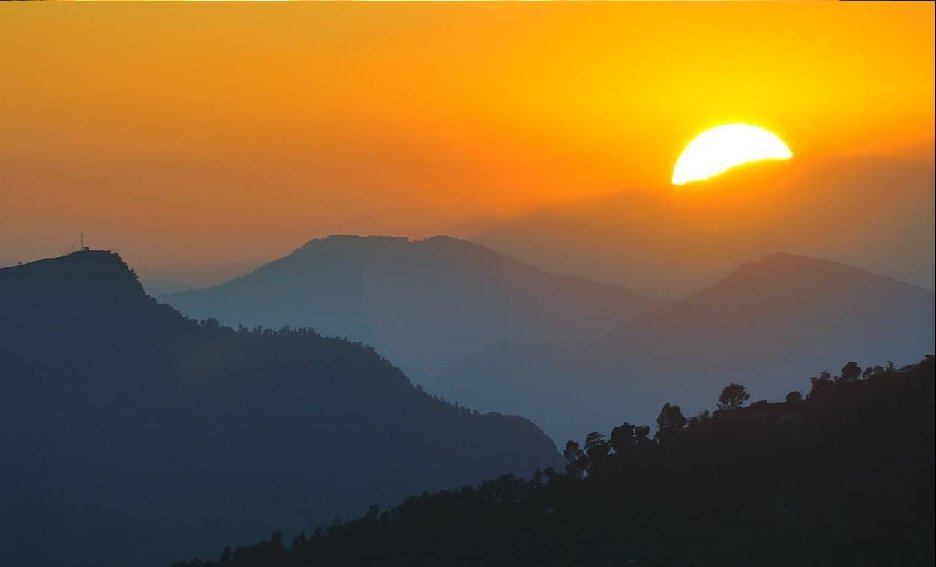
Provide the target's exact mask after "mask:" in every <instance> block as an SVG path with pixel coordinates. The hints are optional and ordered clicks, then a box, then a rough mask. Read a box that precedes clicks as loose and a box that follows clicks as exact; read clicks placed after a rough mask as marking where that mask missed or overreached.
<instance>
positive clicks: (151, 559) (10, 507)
mask: <svg viewBox="0 0 936 567" xmlns="http://www.w3.org/2000/svg"><path fill="white" fill-rule="evenodd" d="M0 313H3V317H0V452H2V454H3V455H4V466H3V467H2V468H0V486H2V489H0V500H3V502H4V506H3V508H4V510H3V514H4V519H5V521H4V522H3V526H4V527H3V530H2V533H0V564H3V565H18V566H22V567H28V566H46V565H61V566H74V567H84V566H89V567H90V566H94V567H105V566H115V567H116V566H124V565H128V564H132V565H135V566H141V567H146V566H150V565H165V564H166V563H168V561H169V560H170V558H173V557H178V556H180V555H182V556H185V555H192V554H196V553H202V552H204V551H206V550H209V549H213V548H215V547H217V546H219V545H222V544H223V543H225V542H227V541H230V538H252V537H258V536H260V535H261V534H265V533H268V532H269V530H271V529H272V528H274V527H285V528H286V529H299V528H300V527H305V526H308V525H309V524H310V523H322V522H330V521H332V520H333V519H334V518H336V517H348V516H349V515H353V514H357V513H360V512H362V511H363V510H366V509H367V507H368V506H369V505H372V504H382V505H385V504H388V503H391V502H394V501H396V500H397V499H399V498H401V497H402V496H403V495H405V494H408V493H412V492H414V491H421V490H426V489H437V488H442V487H445V486H454V485H458V484H463V483H465V482H476V481H478V480H481V479H483V478H486V477H489V476H491V475H497V474H501V473H505V472H513V473H515V474H521V475H526V474H529V473H531V472H532V471H533V469H534V468H535V467H537V466H543V465H544V464H548V463H550V462H553V463H554V462H556V459H557V458H558V456H557V453H556V450H555V446H554V445H553V443H552V442H551V441H550V440H549V439H548V438H547V437H546V436H545V435H543V433H542V432H540V431H539V430H538V429H537V428H536V427H535V426H534V425H533V424H531V423H530V422H528V421H526V420H524V419H521V418H516V417H504V416H500V415H481V414H478V413H477V412H474V411H470V410H467V409H464V408H458V407H456V406H453V405H450V404H448V403H445V402H442V401H439V400H437V399H435V398H432V397H430V396H429V395H427V394H425V393H424V392H423V391H422V390H421V389H418V388H416V387H414V386H413V385H412V384H411V383H410V382H409V380H408V379H407V378H406V376H405V375H404V374H403V373H402V372H400V371H399V370H398V369H397V368H395V367H394V366H392V365H391V364H390V363H389V362H387V361H386V360H385V359H383V358H382V357H380V356H379V355H378V354H377V353H376V352H375V351H373V350H372V349H370V348H368V347H365V346H363V345H361V344H358V343H351V342H347V341H344V340H340V339H332V338H324V337H321V336H319V335H317V334H315V333H313V332H311V331H307V330H293V331H269V330H256V331H251V332H248V331H247V330H246V329H241V330H239V331H235V330H231V329H228V328H224V327H221V326H219V325H218V324H217V322H215V321H210V320H209V321H204V322H202V323H201V324H199V323H196V322H194V321H192V320H187V319H185V318H183V317H182V316H180V315H179V314H178V313H177V312H175V311H174V310H173V309H172V308H170V307H168V306H166V305H161V304H159V303H157V302H156V301H155V300H154V299H152V298H150V297H148V296H146V295H145V294H144V293H143V290H142V288H141V286H140V284H139V283H138V282H137V280H136V278H135V277H134V274H133V273H132V272H131V271H130V270H129V269H128V268H127V266H126V265H125V264H124V263H123V262H122V261H121V259H120V258H119V257H118V256H117V255H115V254H112V253H108V252H103V251H90V252H79V253H75V254H72V255H69V256H65V257H62V258H55V259H50V260H43V261H39V262H34V263H30V264H24V265H22V266H16V267H12V268H5V269H2V270H0ZM131 558H132V559H131Z"/></svg>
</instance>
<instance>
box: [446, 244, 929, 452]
mask: <svg viewBox="0 0 936 567" xmlns="http://www.w3.org/2000/svg"><path fill="white" fill-rule="evenodd" d="M933 310H934V295H933V293H932V292H930V291H926V290H923V289H920V288H916V287H914V286H911V285H909V284H905V283H901V282H898V281H896V280H892V279H890V278H885V277H882V276H878V275H875V274H872V273H869V272H866V271H863V270H858V269H855V268H851V267H848V266H845V265H842V264H838V263H835V262H829V261H825V260H818V259H814V258H806V257H803V256H794V255H791V254H773V255H770V256H766V257H764V258H762V259H760V260H758V261H755V262H750V263H747V264H744V265H742V266H740V267H739V268H738V269H736V270H735V271H734V272H732V273H731V274H730V275H729V276H728V277H726V278H725V279H723V280H722V281H720V282H718V283H716V284H715V285H713V286H711V287H709V288H707V289H705V290H703V291H701V292H698V293H696V294H694V295H691V296H689V297H688V298H686V299H685V300H683V301H679V302H676V303H674V304H671V305H667V306H664V307H660V308H657V309H654V310H651V311H648V312H646V313H643V314H641V315H638V316H636V317H634V318H632V319H630V320H629V321H627V322H626V323H625V324H623V325H622V326H620V327H619V328H617V329H616V330H615V331H613V332H612V333H609V334H608V335H607V336H605V337H603V338H602V339H600V340H598V341H595V342H592V343H590V344H587V345H585V346H582V347H581V348H578V349H570V348H562V347H560V346H558V345H554V344H539V345H532V346H530V345H527V346H524V345H516V344H504V343H502V344H500V345H496V346H495V347H493V348H491V349H488V350H487V351H485V352H483V353H480V354H478V355H475V356H472V357H469V358H467V359H465V360H463V361H461V362H460V363H458V364H456V365H454V366H453V367H451V368H450V369H449V370H448V371H447V372H446V373H445V374H444V375H443V377H442V379H441V380H440V382H439V391H440V392H441V393H442V394H443V395H444V396H446V397H447V398H448V399H452V400H457V401H459V402H462V403H465V404H469V405H472V407H480V408H484V409H488V410H503V409H505V408H512V411H516V412H518V413H520V414H521V415H525V416H528V417H530V418H531V419H533V420H534V421H535V422H536V423H538V424H539V425H540V426H541V427H543V428H544V429H545V430H546V432H547V433H549V434H551V435H553V436H554V438H556V439H558V440H562V439H567V438H569V437H580V436H581V435H583V434H584V433H586V432H587V431H588V430H589V428H594V427H596V426H599V427H602V428H607V427H609V426H610V425H612V424H613V420H614V419H616V416H617V415H620V413H621V412H625V413H626V414H627V415H631V416H633V417H635V418H637V419H640V420H643V421H647V420H649V419H652V417H653V416H652V415H650V414H651V410H650V408H655V407H658V406H659V403H660V402H661V401H662V400H665V399H669V400H672V401H674V402H677V403H679V404H681V405H682V406H683V407H684V408H688V409H689V410H690V411H694V410H696V409H699V408H703V407H707V406H708V405H709V404H710V403H711V392H712V391H713V390H715V389H716V388H717V387H719V385H722V384H724V383H726V382H728V381H732V380H734V381H738V380H744V381H745V383H746V384H747V385H748V387H749V388H750V390H751V392H752V394H753V395H754V396H756V397H757V398H777V397H780V396H783V395H784V394H785V393H786V392H788V391H789V390H794V389H799V388H801V387H803V385H804V384H805V383H806V379H807V377H808V376H810V373H811V372H813V371H814V370H815V369H816V368H826V369H828V368H834V367H835V365H836V364H838V363H839V361H841V360H843V359H846V358H848V357H850V356H851V353H854V352H860V353H862V356H863V357H865V359H864V360H859V361H858V362H860V363H862V364H865V363H871V362H874V361H879V360H885V359H893V360H895V361H897V362H906V361H909V360H915V359H917V358H918V357H919V356H920V355H921V354H923V353H926V352H929V351H931V350H932V349H933V342H934V332H933V327H934V315H933ZM589 420H590V424H591V425H589Z"/></svg>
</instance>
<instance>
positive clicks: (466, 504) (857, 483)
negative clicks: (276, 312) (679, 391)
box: [174, 356, 936, 567]
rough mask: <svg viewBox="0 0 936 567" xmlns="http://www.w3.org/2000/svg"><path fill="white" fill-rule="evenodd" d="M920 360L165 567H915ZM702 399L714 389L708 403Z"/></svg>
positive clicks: (929, 420) (926, 472)
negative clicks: (562, 466)
mask: <svg viewBox="0 0 936 567" xmlns="http://www.w3.org/2000/svg"><path fill="white" fill-rule="evenodd" d="M934 378H936V377H934V364H933V357H932V356H929V357H927V358H926V360H924V361H923V362H921V363H920V364H917V365H915V366H913V367H908V368H904V369H900V370H891V371H887V370H882V369H879V368H878V369H868V370H865V372H863V373H862V370H861V368H859V367H857V366H855V365H854V364H848V365H846V366H845V368H843V372H842V376H839V377H835V378H833V377H831V376H829V377H823V378H822V379H820V380H817V381H815V382H814V384H813V386H812V390H811V392H810V394H809V396H808V397H807V398H806V399H802V398H800V397H797V396H791V397H790V398H789V399H788V401H787V402H785V403H773V404H771V403H766V402H763V403H756V404H753V405H752V406H750V407H747V408H744V407H733V408H731V409H722V410H718V411H716V412H715V413H714V414H707V413H706V414H704V415H702V416H699V417H696V418H693V419H691V420H688V422H687V420H685V418H684V417H682V416H681V414H679V412H678V409H677V410H674V409H673V408H669V409H667V408H664V411H663V412H661V418H663V419H660V420H659V421H658V423H659V425H660V429H659V431H658V433H657V435H656V436H655V437H653V438H650V437H649V435H648V434H647V429H649V428H647V429H644V428H635V427H633V426H630V425H629V424H626V423H625V424H622V425H620V426H618V427H616V428H615V429H614V430H612V431H611V434H610V435H609V436H608V438H607V439H605V437H604V436H603V435H599V434H597V433H593V434H590V435H589V436H588V438H587V439H586V443H585V444H584V446H583V447H579V446H577V445H574V444H570V445H569V446H568V447H567V451H566V454H567V456H568V458H569V465H568V466H567V468H566V471H565V472H562V473H558V472H555V471H552V470H547V471H545V474H543V475H542V476H537V477H534V478H533V479H531V480H529V481H524V480H519V479H516V478H514V477H510V476H504V477H500V478H498V479H496V480H491V481H488V482H485V483H483V484H481V485H479V486H476V487H465V488H462V489H458V490H450V491H443V492H439V493H436V494H431V495H425V494H424V495H422V496H418V497H411V498H408V499H407V500H406V501H404V502H403V504H401V505H399V506H397V507H395V508H393V509H391V510H388V511H386V512H383V513H381V512H380V511H379V510H372V512H371V513H370V514H368V515H367V516H366V517H362V518H361V519H359V520H357V521H354V522H350V523H346V524H343V525H340V526H334V527H332V528H330V529H328V530H327V531H318V532H316V533H314V534H313V535H312V536H311V537H307V536H306V535H304V534H303V535H300V536H299V537H298V538H295V539H293V540H292V542H291V543H287V542H284V541H283V537H282V535H281V534H280V533H278V532H277V533H274V535H273V537H272V538H271V539H270V540H268V541H265V542H262V543H259V544H256V545H252V546H248V547H238V548H235V549H231V548H228V549H225V550H224V552H223V553H222V554H221V557H220V559H219V560H217V561H199V560H195V561H191V562H179V563H176V564H174V567H272V566H274V565H292V566H296V567H300V566H303V567H305V566H308V567H312V566H314V567H332V566H345V565H354V566H359V567H365V566H374V567H376V566H380V567H393V566H397V565H399V566H404V565H405V566H407V567H434V566H437V565H453V566H467V565H471V566H475V567H500V566H504V565H510V566H512V567H527V566H528V567H560V566H562V567H585V566H590V567H612V566H620V565H628V566H633V567H649V566H677V565H680V566H686V567H695V566H708V565H726V566H735V565H737V566H748V565H764V566H778V567H779V566H788V565H805V566H814V567H819V566H823V565H825V566H839V565H842V566H845V565H869V566H871V565H898V564H899V565H907V566H918V565H919V566H928V565H932V564H933V561H934V559H936V557H934V546H933V539H932V534H933V529H934V522H933V518H934V509H933V501H934V492H933V475H934V473H936V470H934V451H933V448H934V441H936V439H934V435H933V431H934V402H933V400H934V393H936V392H934V387H933V386H934ZM712 394H713V395H712V397H715V392H712Z"/></svg>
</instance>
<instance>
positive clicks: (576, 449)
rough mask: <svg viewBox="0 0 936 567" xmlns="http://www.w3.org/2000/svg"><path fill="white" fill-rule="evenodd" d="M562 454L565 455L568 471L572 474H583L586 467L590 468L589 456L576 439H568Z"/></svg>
mask: <svg viewBox="0 0 936 567" xmlns="http://www.w3.org/2000/svg"><path fill="white" fill-rule="evenodd" d="M562 456H563V457H565V459H566V461H567V464H566V471H568V473H569V474H570V475H571V476H581V474H582V473H583V472H585V469H587V468H588V458H587V457H586V456H585V451H583V450H582V448H581V447H580V446H579V444H578V443H576V442H575V441H568V442H567V443H566V446H565V450H563V451H562Z"/></svg>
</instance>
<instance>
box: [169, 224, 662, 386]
mask: <svg viewBox="0 0 936 567" xmlns="http://www.w3.org/2000/svg"><path fill="white" fill-rule="evenodd" d="M165 300H166V301H167V302H168V303H170V304H171V305H173V306H174V307H176V308H177V309H179V310H180V311H182V312H183V313H185V314H187V315H190V316H193V317H198V318H204V317H216V318H217V319H219V320H220V321H221V322H222V323H227V324H231V325H237V324H245V325H248V326H252V325H258V324H259V325H265V326H273V327H280V326H282V325H290V326H311V327H314V328H315V329H316V330H317V331H319V332H321V333H323V334H328V335H334V336H344V337H349V338H351V339H354V340H358V341H362V342H365V343H367V344H370V345H373V346H374V347H375V348H377V350H378V351H379V352H381V353H382V354H383V355H385V356H386V357H388V358H389V359H390V360H392V361H393V362H394V363H396V364H399V365H400V366H401V367H402V368H403V369H405V370H406V371H407V372H408V373H410V374H411V375H412V376H414V378H415V379H417V380H423V379H425V378H427V377H430V376H432V377H434V376H435V375H436V374H437V373H438V372H439V371H440V370H442V369H443V368H444V367H445V366H447V365H448V364H451V363H452V362H454V361H455V360H457V359H459V358H461V357H464V356H467V355H469V354H472V353H474V352H477V351H479V350H481V349H483V348H485V347H486V346H488V345H490V344H492V343H494V342H496V341H498V340H501V339H510V340H516V341H544V340H557V341H560V342H563V343H578V342H584V341H587V340H591V339H594V338H597V337H599V336H601V335H602V334H604V333H605V332H608V331H610V330H611V329H613V328H614V327H615V326H616V325H617V324H619V323H620V322H621V321H622V320H624V319H625V318H626V317H628V316H630V315H632V314H634V313H635V312H637V311H639V310H641V309H644V308H646V307H647V306H648V301H647V299H646V298H644V297H643V296H640V295H638V294H635V293H633V292H630V291H628V290H626V289H624V288H622V287H618V286H613V285H606V284H599V283H595V282H592V281H589V280H586V279H584V278H579V277H573V276H558V275H554V274H548V273H545V272H542V271H540V270H536V269H534V268H531V267H530V266H527V265H525V264H522V263H520V262H517V261H516V260H513V259H511V258H508V257H507V256H503V255H501V254H498V253H496V252H493V251H491V250H489V249H487V248H484V247H483V246H479V245H477V244H472V243H470V242H465V241H463V240H457V239H454V238H448V237H435V238H429V239H426V240H407V239H405V238H390V237H366V238H365V237H356V236H331V237H328V238H324V239H319V240H312V241H310V242H308V243H307V244H305V245H304V246H302V247H301V248H299V249H298V250H296V251H294V252H292V253H291V254H289V255H288V256H286V257H284V258H280V259H279V260H276V261H274V262H271V263H269V264H266V265H264V266H262V267H260V268H259V269H257V270H256V271H254V272H252V273H250V274H248V275H246V276H244V277H241V278H237V279H234V280H232V281H229V282H226V283H224V284H222V285H219V286H215V287H211V288H208V289H203V290H197V291H189V292H184V293H179V294H173V295H169V296H167V297H165Z"/></svg>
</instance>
